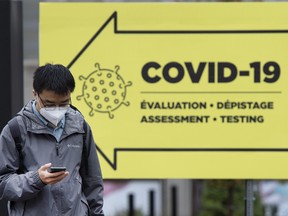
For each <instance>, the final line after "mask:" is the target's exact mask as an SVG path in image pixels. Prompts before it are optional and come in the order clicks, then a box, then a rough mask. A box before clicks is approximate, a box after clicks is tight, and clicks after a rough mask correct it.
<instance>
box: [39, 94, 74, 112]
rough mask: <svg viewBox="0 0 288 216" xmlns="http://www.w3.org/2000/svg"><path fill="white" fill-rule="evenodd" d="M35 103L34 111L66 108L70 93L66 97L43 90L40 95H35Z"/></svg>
mask: <svg viewBox="0 0 288 216" xmlns="http://www.w3.org/2000/svg"><path fill="white" fill-rule="evenodd" d="M36 96H37V99H36V100H37V103H36V109H37V110H38V111H39V110H40V109H41V108H44V107H45V108H48V107H55V106H57V107H67V106H68V105H69V104H70V100H71V99H70V93H68V94H67V95H59V94H56V93H55V92H54V91H48V90H43V91H42V92H41V93H40V94H36Z"/></svg>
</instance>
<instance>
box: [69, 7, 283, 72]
mask: <svg viewBox="0 0 288 216" xmlns="http://www.w3.org/2000/svg"><path fill="white" fill-rule="evenodd" d="M112 20H114V33H115V34H281V33H285V34H287V33H288V30H285V29H278V30H277V29H276V30H182V31H179V30H177V31H173V30H159V31H154V30H153V31H151V30H137V31H133V30H118V15H117V11H115V12H114V13H113V14H112V15H111V16H110V17H109V18H108V19H107V21H106V22H105V23H104V24H103V25H102V26H101V27H100V29H99V30H98V31H97V32H96V33H95V34H94V35H93V36H92V38H91V39H90V40H89V41H88V42H87V43H86V45H85V46H84V47H83V48H82V49H81V50H80V52H79V53H78V54H77V55H76V56H75V58H74V59H73V60H72V61H71V62H70V63H69V64H68V66H67V67H68V68H70V67H72V65H73V64H74V63H75V62H76V61H77V59H78V58H79V57H80V56H81V55H82V54H83V53H84V52H85V50H86V49H87V48H88V47H89V46H90V44H91V43H92V42H93V41H94V40H95V39H96V38H97V37H98V35H100V34H101V32H102V31H103V30H104V29H105V27H106V26H107V25H108V24H109V23H110V22H111V21H112Z"/></svg>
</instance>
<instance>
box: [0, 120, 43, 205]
mask: <svg viewBox="0 0 288 216" xmlns="http://www.w3.org/2000/svg"><path fill="white" fill-rule="evenodd" d="M18 169H19V153H18V150H17V149H16V145H15V142H14V139H13V137H12V135H11V132H10V128H9V126H8V125H6V126H5V127H4V129H3V130H2V133H1V135H0V199H6V200H10V201H19V200H27V199H31V198H34V197H36V196H37V194H38V192H39V191H41V189H42V188H43V187H44V186H45V184H43V182H42V181H41V179H40V177H39V174H38V172H37V171H29V172H26V173H25V174H17V170H18Z"/></svg>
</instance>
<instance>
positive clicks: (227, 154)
mask: <svg viewBox="0 0 288 216" xmlns="http://www.w3.org/2000/svg"><path fill="white" fill-rule="evenodd" d="M287 11H288V3H229V4H227V3H217V4H214V3H197V4H196V3H168V4H167V3H165V4H164V3H41V4H40V64H45V63H47V62H50V63H61V64H64V65H66V66H68V67H69V68H70V70H71V71H72V73H73V74H74V77H75V79H76V89H75V92H74V93H73V95H72V101H73V104H74V105H75V106H77V107H78V108H79V109H80V110H81V112H82V113H83V114H84V115H85V118H86V120H87V121H88V122H89V124H90V125H91V127H92V129H93V134H94V139H95V141H96V143H97V149H98V155H99V158H100V162H101V166H102V169H103V176H104V178H109V179H110V178H117V179H119V178H249V179H253V178H254V179H259V178H287V177H288V174H287V172H283V169H282V168H281V166H284V165H286V164H288V133H287V128H288V127H287V124H288V92H287V88H288V61H287V50H288V25H287V20H288V13H287Z"/></svg>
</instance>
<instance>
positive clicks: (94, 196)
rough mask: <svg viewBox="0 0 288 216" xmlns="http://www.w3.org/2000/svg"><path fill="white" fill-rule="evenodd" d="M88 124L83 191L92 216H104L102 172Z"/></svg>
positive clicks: (83, 164)
mask: <svg viewBox="0 0 288 216" xmlns="http://www.w3.org/2000/svg"><path fill="white" fill-rule="evenodd" d="M86 125H87V130H86V143H85V144H86V153H85V154H86V155H85V154H83V155H82V162H81V169H80V174H81V178H82V182H83V191H84V195H85V197H86V199H87V201H88V205H89V208H90V216H104V213H103V179H102V173H101V168H100V163H99V159H98V156H97V152H96V145H95V142H94V139H93V135H92V132H91V129H90V127H89V125H88V124H87V123H86ZM83 157H84V158H83ZM85 160H86V161H85Z"/></svg>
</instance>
